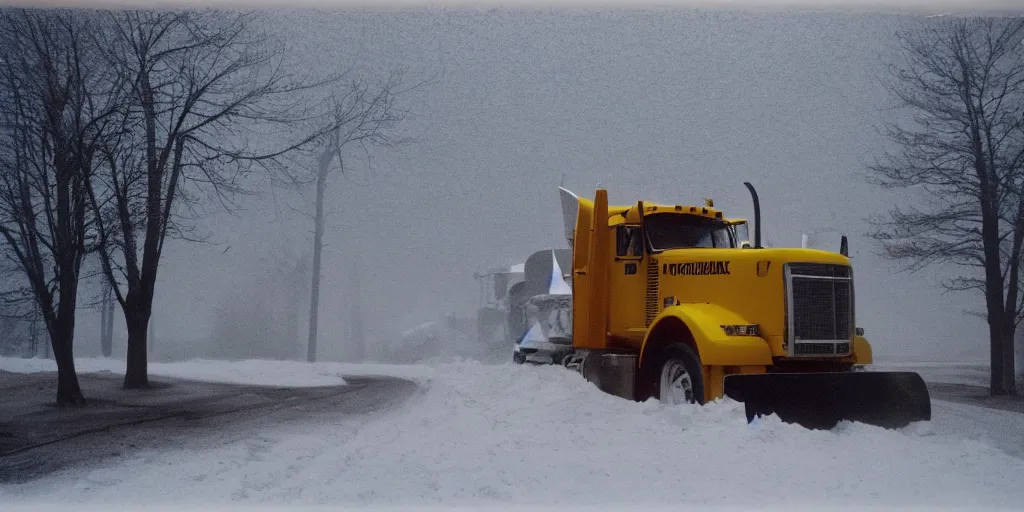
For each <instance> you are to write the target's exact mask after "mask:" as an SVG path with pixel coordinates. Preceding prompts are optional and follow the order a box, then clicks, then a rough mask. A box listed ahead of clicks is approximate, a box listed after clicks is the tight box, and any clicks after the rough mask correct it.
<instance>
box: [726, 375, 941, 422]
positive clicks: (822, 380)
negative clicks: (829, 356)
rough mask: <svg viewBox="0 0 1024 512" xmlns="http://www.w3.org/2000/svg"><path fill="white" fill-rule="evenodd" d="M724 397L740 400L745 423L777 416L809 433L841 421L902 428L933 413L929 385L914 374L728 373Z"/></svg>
mask: <svg viewBox="0 0 1024 512" xmlns="http://www.w3.org/2000/svg"><path fill="white" fill-rule="evenodd" d="M725 395H726V396H727V397H729V398H731V399H733V400H736V401H737V402H743V404H744V406H745V408H746V412H747V422H748V423H749V422H752V421H754V418H756V417H758V416H762V415H764V416H767V415H770V414H775V415H776V416H778V417H779V419H780V420H782V421H784V422H786V423H796V424H799V425H801V426H803V427H805V428H809V429H830V428H832V427H834V426H835V425H836V424H838V423H839V422H840V421H843V420H847V421H856V422H860V423H867V424H869V425H876V426H880V427H883V428H900V427H903V426H906V425H908V424H910V423H912V422H915V421H927V420H930V419H931V414H932V405H931V398H930V396H929V394H928V387H927V386H926V385H925V383H924V379H922V378H921V376H920V375H918V374H916V373H913V372H836V373H831V372H829V373H765V374H751V375H729V376H726V377H725Z"/></svg>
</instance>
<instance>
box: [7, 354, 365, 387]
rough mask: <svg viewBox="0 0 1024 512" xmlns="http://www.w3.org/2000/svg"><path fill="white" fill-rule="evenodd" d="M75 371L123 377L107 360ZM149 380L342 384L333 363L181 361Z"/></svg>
mask: <svg viewBox="0 0 1024 512" xmlns="http://www.w3.org/2000/svg"><path fill="white" fill-rule="evenodd" d="M75 368H76V369H77V370H78V371H79V372H82V373H85V372H113V373H124V369H125V362H124V361H123V360H119V359H108V358H75ZM0 371H7V372H12V373H37V372H55V371H57V364H56V363H55V362H54V361H53V360H52V359H42V358H33V359H22V358H14V357H2V358H0ZM149 374H150V375H151V376H163V377H172V378H179V379H189V380H199V381H206V382H222V383H230V384H252V385H264V386H281V387H308V386H340V385H343V384H345V379H343V378H342V377H341V375H340V373H339V366H338V365H337V364H333V363H315V364H308V363H300V362H296V361H267V360H257V359H252V360H245V361H214V360H199V361H184V362H176V363H152V362H151V363H149Z"/></svg>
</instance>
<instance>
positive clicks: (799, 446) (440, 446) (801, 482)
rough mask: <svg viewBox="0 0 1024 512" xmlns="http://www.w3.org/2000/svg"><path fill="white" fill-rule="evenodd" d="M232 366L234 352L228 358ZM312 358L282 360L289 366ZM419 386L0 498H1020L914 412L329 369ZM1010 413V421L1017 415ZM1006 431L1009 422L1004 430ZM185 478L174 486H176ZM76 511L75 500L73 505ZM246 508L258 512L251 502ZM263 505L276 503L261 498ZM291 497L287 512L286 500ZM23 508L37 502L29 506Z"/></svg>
mask: <svg viewBox="0 0 1024 512" xmlns="http://www.w3.org/2000/svg"><path fill="white" fill-rule="evenodd" d="M243 364H244V363H243ZM311 367H313V368H318V367H320V365H310V366H306V365H302V364H296V365H294V366H282V368H292V369H295V371H301V372H302V373H304V374H308V373H315V371H314V370H310V369H309V368H311ZM331 368H332V369H336V370H339V371H340V372H341V373H343V374H344V375H346V376H350V375H356V374H363V375H374V374H387V373H392V372H394V373H397V374H403V376H405V377H408V378H412V379H414V380H416V381H418V382H420V383H422V384H423V386H424V391H423V392H422V393H421V394H419V395H416V396H414V397H413V398H412V399H411V400H410V402H408V403H406V404H405V405H404V406H403V407H400V408H396V409H393V410H389V411H378V412H375V413H372V414H368V415H363V416H355V417H347V418H339V419H338V420H337V421H336V422H328V423H317V424H308V425H305V426H302V427H289V428H284V427H281V426H274V425H266V426H265V427H264V428H263V431H262V432H261V434H260V436H258V437H255V438H251V439H245V440H242V441H238V440H234V439H230V438H226V439H225V441H224V442H223V444H222V445H221V447H220V448H216V449H211V450H198V449H189V448H188V447H183V448H182V449H181V450H179V451H176V452H171V453H145V454H141V455H138V456H137V457H136V458H134V459H132V458H127V459H122V460H121V461H120V464H118V465H114V464H111V465H110V466H109V467H102V468H98V469H94V470H91V471H87V472H85V473H84V474H77V473H76V474H71V473H67V474H58V475H53V476H52V477H50V478H48V479H45V480H41V481H37V482H34V483H30V484H26V485H22V486H17V487H11V488H9V489H7V490H2V489H0V501H6V502H8V503H10V504H28V503H32V504H33V507H35V506H36V505H39V504H40V503H39V501H37V500H42V501H43V502H50V503H55V502H56V503H70V502H74V503H76V504H83V505H97V506H105V504H111V505H112V504H117V505H118V506H119V507H124V506H125V505H128V506H131V505H133V504H135V505H138V506H139V507H142V506H143V505H145V506H146V508H147V509H150V508H152V507H154V506H163V505H173V507H174V508H175V509H177V510H180V509H183V508H188V507H195V508H203V509H215V507H216V506H218V505H225V506H232V507H234V506H236V505H239V504H246V506H247V507H248V504H252V505H288V506H289V509H290V510H293V508H292V507H297V506H300V505H307V506H314V508H315V506H317V505H328V504H329V505H332V506H335V507H337V506H354V505H362V506H374V507H379V506H385V507H391V506H397V507H402V506H416V507H422V506H444V507H452V506H467V507H470V506H471V507H474V508H475V507H479V506H485V507H492V506H533V505H539V506H552V505H565V506H576V507H595V508H608V507H613V508H630V509H636V508H650V507H655V508H663V507H668V506H674V507H678V506H681V505H682V506H686V507H697V508H710V509H722V508H723V507H724V508H725V509H728V508H731V507H750V508H757V509H759V510H760V509H764V508H765V506H766V505H767V506H768V507H769V508H770V507H776V508H782V507H783V506H785V507H786V508H787V509H793V508H794V507H795V508H796V509H800V508H803V509H806V510H821V509H822V508H826V509H833V508H836V507H835V506H834V504H837V503H838V504H842V506H841V507H838V509H848V508H857V507H879V506H880V507H884V508H886V509H893V508H899V507H905V508H931V509H935V508H939V509H943V510H949V509H954V508H960V509H965V510H979V509H993V508H1006V509H1019V505H1020V503H1022V502H1024V485H1022V484H1024V477H1022V476H1021V475H1024V460H1022V459H1019V458H1016V457H1013V456H1010V455H1008V454H1006V453H1005V452H1003V451H1001V450H999V449H997V448H996V447H994V446H991V445H989V444H986V443H982V442H980V441H977V440H970V439H963V438H960V437H957V436H954V435H948V434H945V433H942V432H941V431H939V429H935V428H933V426H932V425H928V424H923V425H915V426H912V427H908V428H906V429H903V430H901V431H889V430H884V429H881V428H877V427H871V426H867V425H862V424H843V425H840V426H839V427H838V428H836V429H835V430H833V431H828V432H822V431H808V430H805V429H803V428H801V427H798V426H795V425H787V424H783V423H781V422H779V421H777V420H776V419H774V418H767V419H764V420H763V421H760V422H757V423H755V424H753V425H748V424H747V423H746V421H745V419H744V415H743V409H742V406H741V405H740V404H736V403H732V402H729V401H721V402H717V403H713V404H709V405H707V406H705V407H699V408H697V407H681V408H665V407H662V406H661V405H659V404H657V403H655V402H648V403H643V404H637V403H633V402H629V401H625V400H620V399H618V398H615V397H612V396H609V395H606V394H604V393H601V392H600V391H598V390H597V389H596V388H595V387H594V386H593V385H591V384H589V383H587V382H585V381H583V379H582V378H581V377H580V376H579V375H577V374H574V373H570V372H568V371H566V370H565V369H562V368H558V367H531V366H515V365H510V364H509V365H501V366H486V365H482V364H477V363H472V362H459V363H452V364H443V365H437V366H434V367H425V366H409V367H398V366H390V365H374V366H361V365H360V366H356V365H332V366H331ZM1022 417H1024V416H1021V415H1016V416H1008V417H1007V418H1014V419H1016V421H1018V425H1024V423H1021V420H1020V419H1021V418H1022ZM1018 430H1019V429H1018ZM184 489H187V490H188V491H187V492H182V490H184ZM76 506H77V505H76ZM257 508H258V507H257ZM270 509H273V507H271V508H270ZM295 509H298V508H295ZM33 510H37V508H33Z"/></svg>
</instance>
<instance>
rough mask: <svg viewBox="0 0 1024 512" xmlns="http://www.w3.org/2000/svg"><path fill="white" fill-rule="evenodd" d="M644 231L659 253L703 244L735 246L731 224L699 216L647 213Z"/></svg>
mask: <svg viewBox="0 0 1024 512" xmlns="http://www.w3.org/2000/svg"><path fill="white" fill-rule="evenodd" d="M644 232H645V233H646V234H647V239H648V241H649V242H650V244H651V248H652V249H653V250H654V251H655V252H660V251H665V250H669V249H690V248H699V247H706V248H711V247H720V248H721V247H735V245H734V244H733V239H732V237H731V236H730V229H729V225H728V224H726V223H724V222H722V221H718V220H714V219H709V218H707V217H702V216H699V215H685V214H674V213H668V214H666V213H662V214H653V215H646V216H644Z"/></svg>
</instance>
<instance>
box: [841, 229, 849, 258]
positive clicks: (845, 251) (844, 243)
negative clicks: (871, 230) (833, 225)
mask: <svg viewBox="0 0 1024 512" xmlns="http://www.w3.org/2000/svg"><path fill="white" fill-rule="evenodd" d="M839 254H842V255H843V256H846V257H847V258H849V257H850V242H849V241H848V240H847V239H846V235H843V237H842V238H840V239H839Z"/></svg>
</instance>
